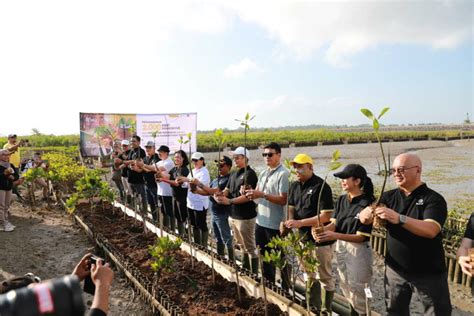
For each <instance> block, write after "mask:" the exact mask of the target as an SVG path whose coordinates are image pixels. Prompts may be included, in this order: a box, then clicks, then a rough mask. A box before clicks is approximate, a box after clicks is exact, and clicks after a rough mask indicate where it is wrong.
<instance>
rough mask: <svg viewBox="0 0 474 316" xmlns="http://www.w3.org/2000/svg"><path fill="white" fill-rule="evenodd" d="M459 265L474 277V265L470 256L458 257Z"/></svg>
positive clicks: (464, 271)
mask: <svg viewBox="0 0 474 316" xmlns="http://www.w3.org/2000/svg"><path fill="white" fill-rule="evenodd" d="M458 262H459V265H460V266H461V269H462V272H463V273H464V274H466V275H468V276H470V277H472V271H473V269H474V265H473V264H472V262H471V258H470V256H460V257H459V259H458Z"/></svg>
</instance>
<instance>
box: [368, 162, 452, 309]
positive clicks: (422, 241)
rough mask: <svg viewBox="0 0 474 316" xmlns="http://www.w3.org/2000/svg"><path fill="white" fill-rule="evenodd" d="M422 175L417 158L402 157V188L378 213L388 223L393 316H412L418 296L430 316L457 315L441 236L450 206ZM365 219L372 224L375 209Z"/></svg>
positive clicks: (388, 293)
mask: <svg viewBox="0 0 474 316" xmlns="http://www.w3.org/2000/svg"><path fill="white" fill-rule="evenodd" d="M422 170H423V169H422V163H421V159H420V158H419V157H418V156H417V155H416V154H413V153H404V154H401V155H399V156H397V157H396V158H395V160H394V161H393V168H392V169H391V170H390V173H391V174H392V176H393V177H394V180H395V183H396V184H397V186H398V188H396V189H393V190H390V191H387V192H385V193H384V194H383V195H382V198H381V200H380V202H381V204H380V205H379V206H378V207H377V208H376V209H375V213H376V214H377V215H378V216H379V217H380V218H381V219H384V220H386V221H387V227H386V228H387V253H386V256H385V278H384V284H385V303H386V306H387V314H388V315H397V316H398V315H401V316H403V315H410V300H411V296H412V294H413V292H415V295H417V296H418V298H419V299H420V301H421V302H422V304H423V307H424V312H425V315H443V316H444V315H451V310H452V307H451V300H450V295H449V288H448V279H447V273H446V262H445V255H444V249H443V243H442V233H441V229H442V227H443V225H444V222H445V221H446V217H447V214H448V211H447V205H446V201H445V199H444V198H443V197H442V196H441V195H440V194H439V193H437V192H435V191H433V190H432V189H430V188H428V186H427V185H426V184H425V183H423V182H422V181H421V173H422ZM359 218H360V220H361V222H362V223H363V224H366V225H368V224H371V223H372V222H373V215H372V208H370V207H367V208H365V209H364V210H363V211H362V212H361V213H360V216H359Z"/></svg>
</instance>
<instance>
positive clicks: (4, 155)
mask: <svg viewBox="0 0 474 316" xmlns="http://www.w3.org/2000/svg"><path fill="white" fill-rule="evenodd" d="M10 155H11V152H10V151H9V150H8V149H2V150H0V224H2V225H3V226H2V229H1V230H3V231H5V232H11V231H13V230H14V229H15V226H14V225H13V224H12V223H10V220H9V218H10V211H9V208H10V202H11V197H12V188H13V184H14V182H15V181H17V180H18V179H19V173H18V169H16V168H15V166H14V165H12V164H10Z"/></svg>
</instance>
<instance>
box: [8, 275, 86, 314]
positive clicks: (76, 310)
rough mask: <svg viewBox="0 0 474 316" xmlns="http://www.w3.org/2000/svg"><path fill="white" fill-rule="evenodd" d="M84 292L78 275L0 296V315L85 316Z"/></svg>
mask: <svg viewBox="0 0 474 316" xmlns="http://www.w3.org/2000/svg"><path fill="white" fill-rule="evenodd" d="M84 312H85V306H84V302H83V300H82V290H81V287H80V285H79V280H78V278H77V277H76V276H65V277H62V278H57V279H53V280H50V281H48V282H43V283H39V284H37V285H35V286H33V287H23V288H20V289H17V290H12V291H9V292H7V293H6V294H3V295H0V315H2V316H34V315H44V314H47V315H73V316H76V315H77V316H79V315H84Z"/></svg>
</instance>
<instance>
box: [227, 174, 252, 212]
mask: <svg viewBox="0 0 474 316" xmlns="http://www.w3.org/2000/svg"><path fill="white" fill-rule="evenodd" d="M244 169H245V168H241V169H239V170H237V171H234V172H232V173H231V174H230V178H229V182H228V184H227V188H228V189H229V198H231V199H233V198H236V197H239V196H240V187H241V186H242V185H244ZM257 182H258V178H257V174H256V173H255V171H254V170H253V169H252V168H250V167H249V166H247V185H250V186H251V187H252V189H255V188H256V187H257ZM230 217H232V218H234V219H251V218H254V217H257V204H255V202H254V201H250V200H249V201H248V202H246V203H242V204H233V205H232V211H231V214H230Z"/></svg>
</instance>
